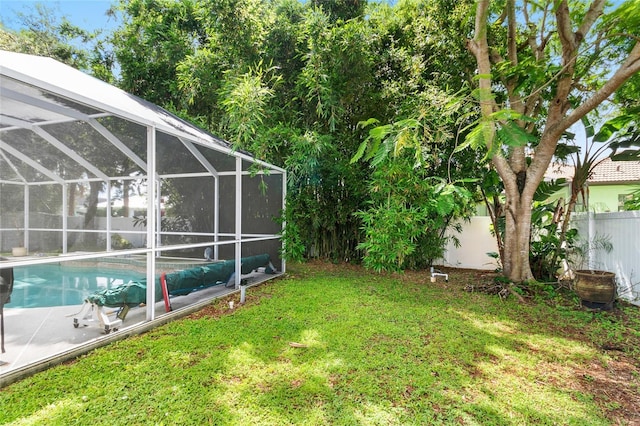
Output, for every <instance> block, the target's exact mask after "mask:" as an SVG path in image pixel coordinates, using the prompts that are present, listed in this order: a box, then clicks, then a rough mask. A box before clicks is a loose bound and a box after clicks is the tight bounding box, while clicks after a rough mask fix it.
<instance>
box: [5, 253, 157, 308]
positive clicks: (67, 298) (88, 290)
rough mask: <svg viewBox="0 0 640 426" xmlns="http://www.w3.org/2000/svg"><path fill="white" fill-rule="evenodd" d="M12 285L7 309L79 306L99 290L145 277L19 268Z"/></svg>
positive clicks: (128, 271)
mask: <svg viewBox="0 0 640 426" xmlns="http://www.w3.org/2000/svg"><path fill="white" fill-rule="evenodd" d="M13 274H14V284H13V293H12V294H11V302H10V303H8V304H7V305H6V307H7V308H40V307H50V306H67V305H81V304H82V303H83V302H84V299H85V298H86V297H87V296H88V295H90V294H92V293H94V292H96V291H99V290H104V289H107V288H113V287H115V286H118V285H121V284H124V283H128V282H129V281H130V280H138V279H141V278H144V277H145V274H144V273H143V272H140V271H136V270H134V269H106V268H102V267H100V268H95V267H94V268H86V267H76V266H66V265H62V264H48V265H31V266H20V267H16V268H14V270H13Z"/></svg>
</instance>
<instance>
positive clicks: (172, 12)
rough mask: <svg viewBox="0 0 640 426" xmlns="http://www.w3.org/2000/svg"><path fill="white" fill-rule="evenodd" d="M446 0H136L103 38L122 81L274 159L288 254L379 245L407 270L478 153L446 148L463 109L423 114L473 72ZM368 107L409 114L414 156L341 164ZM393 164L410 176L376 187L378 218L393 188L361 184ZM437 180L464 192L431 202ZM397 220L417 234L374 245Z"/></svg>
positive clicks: (462, 202) (448, 216)
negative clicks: (380, 165) (284, 185)
mask: <svg viewBox="0 0 640 426" xmlns="http://www.w3.org/2000/svg"><path fill="white" fill-rule="evenodd" d="M449 3H450V2H447V1H441V2H435V3H432V4H429V5H426V4H424V3H423V2H418V1H415V0H408V1H402V2H399V3H398V4H397V5H395V6H393V7H392V6H389V5H387V4H367V3H366V2H321V1H317V2H308V3H300V2H298V1H295V0H278V1H275V2H266V1H259V0H234V1H225V2H222V1H216V2H210V1H198V0H190V1H183V2H173V1H165V0H134V1H127V2H122V3H121V4H120V5H119V8H120V10H121V12H122V13H123V17H124V24H123V26H122V27H121V28H120V29H119V30H118V31H116V33H115V34H114V37H113V40H112V41H113V43H114V46H115V55H116V57H117V59H118V63H119V65H120V84H121V86H122V87H123V88H124V89H125V90H127V91H130V92H132V93H134V94H136V95H139V96H142V97H144V98H146V99H148V100H150V101H153V102H155V103H158V104H160V105H162V106H164V107H166V108H168V109H169V110H172V111H174V112H175V113H177V114H178V115H181V116H183V117H185V118H188V119H190V120H192V121H195V122H197V123H199V124H200V125H202V126H204V127H206V128H207V129H209V130H210V131H212V132H214V133H216V134H219V135H220V136H222V137H224V138H226V139H227V140H230V141H232V142H233V143H234V145H235V146H236V147H237V148H240V149H246V150H248V151H250V152H252V153H254V154H256V155H258V156H259V157H260V158H262V159H264V160H267V161H269V162H272V163H274V164H277V165H280V166H283V167H286V169H287V171H288V173H289V180H288V197H287V209H286V211H285V212H284V216H283V219H284V220H286V222H287V229H286V231H285V235H284V237H285V242H286V247H287V250H288V252H287V255H288V256H289V257H290V258H301V257H309V256H319V257H325V258H332V259H341V260H356V261H357V260H359V259H360V258H361V257H362V256H367V255H369V254H372V253H373V252H374V251H376V250H377V251H382V252H384V253H383V255H384V256H390V257H393V258H394V259H395V260H393V261H391V263H385V262H383V263H379V262H378V261H377V260H372V262H373V264H375V266H374V267H375V268H376V269H388V268H391V269H396V268H405V267H408V266H422V265H425V264H428V263H430V262H431V261H432V260H433V259H435V258H437V257H438V254H439V253H441V252H442V247H443V243H444V239H443V238H442V231H443V230H444V229H445V228H446V227H447V226H448V225H450V224H453V223H454V221H455V219H456V218H458V217H460V216H461V215H465V214H466V215H468V214H469V212H470V210H469V208H468V207H465V206H468V205H470V204H469V203H470V202H471V201H472V199H471V197H470V193H469V192H468V191H467V190H466V189H465V188H464V187H463V186H460V187H456V190H455V191H454V190H451V187H448V186H447V185H448V184H450V183H452V182H453V180H454V179H460V177H461V176H460V175H461V170H462V169H463V168H464V169H465V170H466V171H467V173H468V172H469V171H470V170H472V169H473V167H474V165H476V164H477V162H476V161H475V160H476V159H475V155H474V154H472V153H461V154H459V155H457V156H456V158H453V157H452V152H453V150H454V148H455V143H456V140H455V135H456V132H455V130H456V126H457V125H458V123H457V121H456V120H457V118H458V117H460V116H462V115H463V112H462V110H463V108H460V110H459V111H458V112H454V113H448V114H449V117H448V118H447V120H446V121H444V122H443V124H440V125H439V127H436V126H433V125H432V123H431V122H433V121H434V120H437V119H438V118H440V117H441V116H443V115H444V113H438V111H440V110H441V109H443V108H445V106H444V105H442V104H443V103H446V102H447V101H448V100H449V99H450V96H452V95H451V94H452V92H454V91H455V92H458V93H460V90H463V91H465V90H467V88H468V87H469V82H470V81H471V78H472V74H473V66H472V61H471V59H472V58H470V57H469V55H468V54H467V53H466V51H465V50H464V43H463V39H461V38H460V37H459V36H454V35H455V34H458V33H459V31H460V30H464V31H466V32H468V31H470V22H469V19H468V18H469V13H468V6H469V3H461V4H458V3H456V7H454V8H451V7H450V6H451V4H449ZM467 112H468V111H467ZM369 119H375V120H376V121H377V122H378V123H380V124H385V123H393V122H398V121H402V120H417V121H418V122H419V127H420V128H416V129H414V130H415V131H414V132H413V136H412V138H413V146H408V147H409V148H413V149H415V152H416V155H417V157H419V161H418V162H417V163H416V164H412V163H410V162H407V161H408V160H407V159H406V158H404V157H403V158H396V156H390V158H388V159H387V160H385V168H386V167H389V169H388V170H377V171H373V170H372V169H371V167H370V161H364V162H351V161H350V160H351V159H352V157H353V156H354V154H355V153H356V151H357V149H358V147H359V146H360V145H361V143H362V142H363V140H364V139H365V138H366V137H367V135H368V133H367V132H368V130H369V129H365V128H363V126H359V123H361V122H366V121H367V120H369ZM428 120H431V122H430V123H427V124H425V123H426V122H427V121H428ZM430 126H431V127H430ZM431 131H433V132H438V134H437V137H434V136H433V135H432V134H431V133H429V132H431ZM417 157H416V158H417ZM414 166H416V167H415V168H414ZM400 169H402V170H404V171H403V172H402V173H403V176H405V177H406V178H407V179H408V180H409V181H411V182H412V183H407V182H405V181H404V180H402V182H396V183H398V184H406V185H405V186H404V187H402V188H391V185H387V187H388V188H390V191H391V192H392V193H393V194H395V199H396V200H397V203H398V204H397V205H396V206H397V208H398V210H397V211H396V212H395V214H394V216H393V217H390V216H389V214H390V213H391V211H389V210H388V208H387V207H385V205H386V204H385V203H386V201H383V200H382V198H385V197H387V195H388V196H391V193H385V192H379V191H376V190H373V189H372V188H375V187H376V186H377V185H378V183H379V182H380V181H381V180H387V179H389V177H390V176H391V174H393V173H395V172H394V171H393V170H400ZM413 172H415V175H413V176H412V173H413ZM392 181H393V179H392ZM440 184H442V185H440ZM438 185H440V186H438ZM445 187H446V188H448V189H447V190H451V191H453V192H452V193H456V194H463V193H464V195H465V196H464V197H457V198H456V197H449V196H448V195H447V194H445V195H444V196H443V197H444V198H442V199H440V200H438V196H439V193H440V191H442V188H445ZM465 191H467V192H465ZM383 195H384V196H383ZM447 197H449V198H447ZM445 199H446V202H445V201H444V200H445ZM447 203H449V204H447ZM445 204H446V205H447V207H446V208H443V205H445ZM430 206H431V207H430ZM433 206H436V207H437V209H436V208H434V207H433ZM427 210H428V211H431V213H429V214H426V213H425V211H427ZM357 212H360V213H357ZM430 215H436V216H434V217H432V218H431V219H429V218H428V217H429V216H430ZM436 219H437V220H436ZM434 220H436V222H437V223H430V222H432V221H434ZM425 221H426V222H429V223H426V222H425ZM409 223H413V224H414V226H415V229H414V231H415V232H413V233H405V232H403V231H402V232H398V233H397V235H396V237H395V239H392V240H390V245H389V246H388V247H386V248H383V247H377V248H375V249H373V247H374V246H375V245H376V244H377V243H376V241H377V240H376V238H379V237H380V234H379V233H378V230H379V229H386V230H390V229H391V227H392V226H393V224H399V225H400V226H401V227H402V229H404V227H406V226H408V224H409ZM427 234H429V235H431V237H429V238H435V239H434V240H432V241H431V240H429V241H427V240H425V238H426V235H427ZM427 243H428V244H427ZM434 244H435V245H434ZM403 245H406V246H407V249H406V250H405V249H401V248H400V247H402V246H403ZM421 247H422V248H421ZM425 247H432V248H431V249H430V250H426V249H425ZM407 255H409V258H408V259H407V261H404V258H405V257H406V256H407ZM373 264H372V266H373Z"/></svg>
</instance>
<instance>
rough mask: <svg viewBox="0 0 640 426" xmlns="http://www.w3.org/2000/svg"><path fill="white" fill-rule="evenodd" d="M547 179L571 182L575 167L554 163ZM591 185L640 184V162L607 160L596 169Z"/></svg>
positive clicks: (550, 167)
mask: <svg viewBox="0 0 640 426" xmlns="http://www.w3.org/2000/svg"><path fill="white" fill-rule="evenodd" d="M545 178H546V179H558V178H566V179H567V180H571V179H572V178H573V166H572V165H560V164H557V163H552V164H551V165H550V166H549V169H548V170H547V173H546V174H545ZM589 183H591V184H594V183H595V184H598V183H600V184H604V183H640V161H612V160H611V159H610V158H607V159H605V160H603V161H602V162H601V163H599V164H598V165H597V166H596V167H595V169H594V170H593V172H592V173H591V177H590V178H589Z"/></svg>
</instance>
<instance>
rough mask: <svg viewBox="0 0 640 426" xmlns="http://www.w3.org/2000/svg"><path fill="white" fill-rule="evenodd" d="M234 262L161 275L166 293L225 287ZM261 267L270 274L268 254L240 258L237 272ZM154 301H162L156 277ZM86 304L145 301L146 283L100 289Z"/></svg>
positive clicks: (175, 294) (116, 304)
mask: <svg viewBox="0 0 640 426" xmlns="http://www.w3.org/2000/svg"><path fill="white" fill-rule="evenodd" d="M235 266H236V262H235V260H225V261H224V262H216V263H210V264H207V265H204V266H197V267H195V268H190V269H185V270H182V271H176V272H171V273H168V274H166V275H165V279H166V283H167V290H168V292H169V294H170V295H172V296H182V295H185V294H189V293H191V292H192V291H195V290H200V289H204V288H208V287H212V286H215V285H219V284H226V283H228V282H229V280H230V279H231V277H232V275H233V274H234V272H235ZM260 267H264V268H265V273H267V274H273V273H275V271H274V270H273V268H272V267H271V260H270V258H269V255H268V254H260V255H257V256H250V257H244V258H242V259H241V268H240V269H241V273H242V274H243V275H246V274H250V273H251V272H252V271H254V270H255V269H257V268H260ZM155 286H156V287H155V290H156V291H155V302H159V301H160V300H162V289H161V286H160V278H158V279H156V280H155ZM86 301H87V302H89V303H93V304H95V305H98V306H110V307H118V306H124V305H127V306H130V307H134V306H137V305H139V304H141V303H146V302H147V280H146V279H144V278H143V279H141V280H138V281H129V282H128V283H127V284H123V285H120V286H118V287H114V288H111V289H106V290H101V291H98V292H95V293H93V294H91V295H89V296H87V298H86Z"/></svg>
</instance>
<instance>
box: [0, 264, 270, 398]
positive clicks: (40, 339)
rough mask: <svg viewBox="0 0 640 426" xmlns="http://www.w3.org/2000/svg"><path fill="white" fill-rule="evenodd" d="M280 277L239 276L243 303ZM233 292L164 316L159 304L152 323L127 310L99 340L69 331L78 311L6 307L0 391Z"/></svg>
mask: <svg viewBox="0 0 640 426" xmlns="http://www.w3.org/2000/svg"><path fill="white" fill-rule="evenodd" d="M281 275H282V274H281V273H277V274H263V273H252V274H250V275H246V276H245V275H243V280H244V279H246V280H247V285H248V289H247V297H250V294H251V290H250V288H251V287H254V286H256V285H259V284H261V283H263V282H265V281H268V280H270V279H273V278H276V277H279V276H281ZM239 292H240V290H236V289H235V288H233V287H225V286H224V285H222V284H221V285H217V286H214V287H209V288H206V289H203V290H198V291H195V292H192V293H190V294H187V295H184V296H176V297H172V298H171V305H172V309H173V310H172V311H171V312H169V313H166V312H165V308H164V301H160V302H158V303H156V304H155V313H156V315H155V318H156V319H155V320H154V321H152V322H147V321H145V319H146V307H136V308H131V309H130V310H129V312H128V313H127V316H126V318H125V320H124V322H123V324H122V326H121V327H120V328H119V330H118V331H113V332H111V333H109V334H105V332H104V329H102V328H101V327H100V324H99V322H98V321H94V322H93V323H90V324H89V325H87V326H82V325H81V326H80V327H78V328H74V326H73V317H74V316H75V315H76V314H78V313H79V311H80V310H81V308H82V305H71V306H56V307H46V308H11V305H7V306H5V307H4V331H5V336H4V337H5V340H4V345H5V349H6V352H5V353H0V364H2V365H0V388H1V387H3V386H5V385H6V384H9V383H11V382H14V381H16V380H20V378H22V377H24V376H27V375H29V374H33V373H34V372H37V371H41V370H44V369H46V368H48V367H50V366H53V365H56V364H60V363H62V362H64V361H66V360H69V359H73V358H75V357H77V356H79V355H81V354H83V353H86V352H88V351H90V350H92V349H95V348H97V347H100V346H103V345H106V344H109V343H111V342H113V341H116V340H120V339H123V338H126V337H128V336H131V335H135V334H139V333H142V332H145V331H147V330H149V329H151V328H153V327H157V326H159V325H161V324H164V323H166V322H169V321H171V320H173V319H177V318H179V317H181V316H184V315H187V314H189V313H191V312H194V311H196V310H199V309H201V308H203V307H204V306H206V305H208V304H209V303H211V301H213V300H215V299H219V298H222V297H225V296H228V295H230V294H233V293H239ZM105 310H106V311H107V312H114V313H113V314H112V315H110V318H113V317H114V316H115V311H116V308H108V307H107V308H105ZM93 318H95V316H93Z"/></svg>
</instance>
